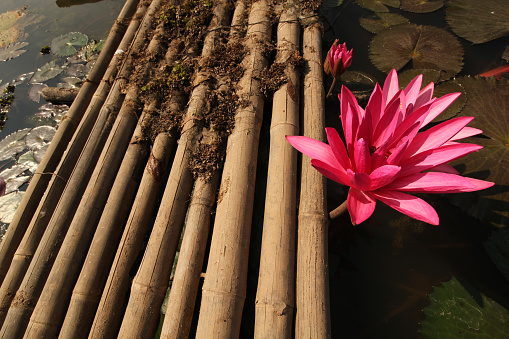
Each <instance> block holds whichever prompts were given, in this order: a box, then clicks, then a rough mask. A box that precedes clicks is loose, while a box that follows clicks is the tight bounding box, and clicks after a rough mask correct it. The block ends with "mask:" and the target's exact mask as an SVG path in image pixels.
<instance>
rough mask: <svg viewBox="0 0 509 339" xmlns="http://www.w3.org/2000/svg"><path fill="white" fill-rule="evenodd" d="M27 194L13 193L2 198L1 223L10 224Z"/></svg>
mask: <svg viewBox="0 0 509 339" xmlns="http://www.w3.org/2000/svg"><path fill="white" fill-rule="evenodd" d="M24 194H25V192H12V193H10V194H7V195H4V196H2V197H0V222H3V223H6V224H10V223H11V221H12V218H13V217H14V213H15V212H16V208H18V205H19V203H20V202H21V199H22V198H23V195H24Z"/></svg>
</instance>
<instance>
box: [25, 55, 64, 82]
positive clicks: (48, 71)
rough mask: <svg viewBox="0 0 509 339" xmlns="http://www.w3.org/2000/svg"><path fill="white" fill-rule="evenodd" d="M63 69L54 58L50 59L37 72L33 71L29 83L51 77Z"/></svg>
mask: <svg viewBox="0 0 509 339" xmlns="http://www.w3.org/2000/svg"><path fill="white" fill-rule="evenodd" d="M63 70H64V67H63V66H58V65H57V62H56V60H52V61H50V62H48V63H47V64H46V65H44V66H42V67H41V68H39V69H38V70H37V72H35V74H34V76H33V77H32V79H30V81H29V83H31V84H33V83H37V82H43V81H46V80H49V79H52V78H54V77H56V76H57V75H59V74H60V73H62V71H63Z"/></svg>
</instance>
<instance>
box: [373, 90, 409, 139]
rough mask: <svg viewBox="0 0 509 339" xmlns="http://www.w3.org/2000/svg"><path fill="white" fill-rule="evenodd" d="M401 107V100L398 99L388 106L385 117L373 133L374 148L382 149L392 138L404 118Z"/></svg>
mask: <svg viewBox="0 0 509 339" xmlns="http://www.w3.org/2000/svg"><path fill="white" fill-rule="evenodd" d="M400 106H401V101H400V98H396V99H395V100H393V101H392V103H391V104H389V106H387V108H386V109H385V112H384V115H383V116H382V118H381V119H380V121H379V122H378V125H377V126H376V128H375V131H374V132H373V138H372V139H371V140H372V146H375V147H380V146H381V145H383V144H384V143H385V142H386V141H387V140H388V139H389V138H390V137H391V135H392V134H393V132H394V130H395V128H396V126H397V124H398V121H399V120H400V118H401V116H402V111H401V108H400Z"/></svg>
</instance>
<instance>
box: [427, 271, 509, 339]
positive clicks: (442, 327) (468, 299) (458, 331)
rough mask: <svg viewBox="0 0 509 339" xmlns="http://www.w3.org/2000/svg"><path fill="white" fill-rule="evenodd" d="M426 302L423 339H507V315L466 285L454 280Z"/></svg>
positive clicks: (434, 293) (435, 290) (498, 306)
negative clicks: (429, 302)
mask: <svg viewBox="0 0 509 339" xmlns="http://www.w3.org/2000/svg"><path fill="white" fill-rule="evenodd" d="M469 291H470V292H469ZM472 292H473V293H472ZM429 299H430V301H431V305H429V306H428V307H426V308H425V309H424V314H425V315H426V320H425V321H424V322H423V323H422V324H421V325H422V328H421V334H422V335H423V337H425V338H440V339H444V338H451V339H452V338H454V339H455V338H508V337H509V312H508V311H507V310H506V309H505V308H504V307H502V306H500V305H499V304H497V303H496V302H495V301H493V300H491V299H490V298H488V297H486V296H485V295H483V294H481V293H479V292H477V291H475V290H474V288H472V287H471V286H469V285H468V284H467V283H464V282H461V283H460V281H458V279H456V278H454V277H453V278H452V279H451V280H450V281H449V282H445V283H443V284H442V286H437V287H435V289H434V291H433V293H432V294H431V295H430V296H429Z"/></svg>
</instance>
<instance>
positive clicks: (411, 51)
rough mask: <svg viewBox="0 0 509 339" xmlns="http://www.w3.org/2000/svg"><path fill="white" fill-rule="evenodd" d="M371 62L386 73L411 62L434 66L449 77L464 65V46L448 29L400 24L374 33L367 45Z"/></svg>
mask: <svg viewBox="0 0 509 339" xmlns="http://www.w3.org/2000/svg"><path fill="white" fill-rule="evenodd" d="M370 58H371V61H372V62H373V64H374V65H375V66H376V67H377V68H378V69H380V70H381V71H383V72H386V73H388V72H389V71H390V70H391V69H393V68H395V69H396V70H400V69H401V68H403V67H405V66H406V65H407V64H410V63H411V66H412V68H428V69H436V70H440V71H442V72H444V74H443V76H442V78H443V79H448V78H450V77H452V76H454V75H455V74H457V73H458V72H459V71H460V70H461V68H462V66H463V61H462V59H463V48H462V47H461V44H460V43H459V41H458V40H457V39H456V38H455V37H454V36H453V35H452V34H450V33H448V32H447V31H445V30H443V29H441V28H437V27H432V26H418V25H415V24H401V25H397V26H393V27H390V28H388V29H386V30H383V31H382V32H380V33H379V34H377V35H376V36H375V37H374V38H373V40H372V41H371V45H370Z"/></svg>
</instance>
